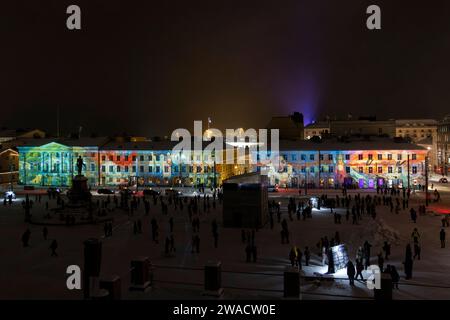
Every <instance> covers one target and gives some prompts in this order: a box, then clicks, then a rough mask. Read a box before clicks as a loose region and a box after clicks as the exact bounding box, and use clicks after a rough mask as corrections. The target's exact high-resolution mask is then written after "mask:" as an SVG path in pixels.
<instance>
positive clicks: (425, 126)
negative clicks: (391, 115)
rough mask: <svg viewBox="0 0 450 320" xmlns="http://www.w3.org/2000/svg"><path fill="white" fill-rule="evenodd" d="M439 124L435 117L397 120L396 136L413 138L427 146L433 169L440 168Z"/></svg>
mask: <svg viewBox="0 0 450 320" xmlns="http://www.w3.org/2000/svg"><path fill="white" fill-rule="evenodd" d="M437 125H438V121H437V120H434V119H398V120H395V136H396V137H402V138H405V139H409V140H411V142H413V143H416V144H418V145H420V146H423V147H425V148H426V149H427V150H428V154H429V164H430V167H431V168H430V169H431V170H432V171H436V170H437V168H438V162H437V160H438V156H437V153H438V150H437Z"/></svg>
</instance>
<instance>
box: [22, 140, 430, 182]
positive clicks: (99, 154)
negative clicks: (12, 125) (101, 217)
mask: <svg viewBox="0 0 450 320" xmlns="http://www.w3.org/2000/svg"><path fill="white" fill-rule="evenodd" d="M426 152H427V150H360V151H345V150H339V151H321V152H319V151H280V154H281V156H282V161H281V165H280V166H279V168H276V167H275V166H274V165H273V164H271V163H270V162H267V161H265V162H264V161H260V160H259V157H258V156H257V155H254V154H252V155H249V156H250V157H252V158H253V159H258V160H257V164H256V165H249V164H238V165H230V164H216V166H215V170H214V160H213V159H212V158H211V157H209V158H208V156H201V155H198V156H194V155H192V156H191V161H192V163H191V164H188V163H187V162H189V161H186V160H187V159H183V158H180V156H179V155H172V154H171V153H170V151H168V150H155V151H151V150H99V149H98V148H97V147H68V146H64V145H61V144H59V143H49V144H47V145H44V146H40V147H19V182H20V183H21V184H25V185H41V186H70V184H71V181H72V177H73V176H74V175H76V174H77V173H76V160H77V157H78V156H81V157H82V158H83V160H84V163H85V168H83V174H84V175H85V176H86V177H87V178H88V182H89V184H90V185H91V186H98V185H106V186H118V185H123V184H127V185H136V184H137V185H141V186H145V185H185V186H191V185H199V184H204V185H205V186H212V185H213V183H214V175H215V176H216V183H217V185H220V184H221V181H222V180H224V179H226V178H228V177H230V176H232V175H236V174H242V173H245V172H252V171H258V170H262V169H264V171H267V172H268V178H269V183H270V184H272V185H273V184H279V185H281V186H290V187H300V186H303V185H304V184H305V183H306V184H311V185H314V186H316V187H318V186H322V187H325V188H330V187H336V186H342V185H343V184H348V185H350V184H351V185H354V186H356V187H361V188H370V187H375V186H376V185H377V184H378V185H381V184H383V185H388V186H405V185H407V180H408V161H407V159H408V155H409V157H410V161H409V165H410V166H409V172H410V184H411V185H414V184H424V181H425V179H424V174H425V166H424V165H425V155H426Z"/></svg>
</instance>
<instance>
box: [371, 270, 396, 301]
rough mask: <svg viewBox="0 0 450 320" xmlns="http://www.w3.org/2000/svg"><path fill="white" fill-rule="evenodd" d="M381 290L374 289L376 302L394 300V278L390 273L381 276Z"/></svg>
mask: <svg viewBox="0 0 450 320" xmlns="http://www.w3.org/2000/svg"><path fill="white" fill-rule="evenodd" d="M380 284H381V289H374V292H373V296H374V298H375V300H380V301H382V300H392V278H391V275H390V274H388V273H381V275H380Z"/></svg>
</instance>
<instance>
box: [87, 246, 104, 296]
mask: <svg viewBox="0 0 450 320" xmlns="http://www.w3.org/2000/svg"><path fill="white" fill-rule="evenodd" d="M101 263H102V242H101V241H100V240H98V239H94V238H91V239H88V240H86V241H84V271H83V279H84V281H83V283H84V286H83V290H84V298H85V299H89V298H90V296H91V293H92V291H93V290H95V283H96V282H97V281H96V280H98V277H99V275H100V268H101Z"/></svg>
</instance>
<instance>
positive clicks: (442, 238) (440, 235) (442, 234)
mask: <svg viewBox="0 0 450 320" xmlns="http://www.w3.org/2000/svg"><path fill="white" fill-rule="evenodd" d="M439 240H441V248H445V230H444V228H442V229H441V232H439Z"/></svg>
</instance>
